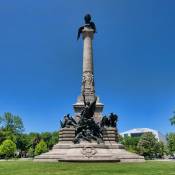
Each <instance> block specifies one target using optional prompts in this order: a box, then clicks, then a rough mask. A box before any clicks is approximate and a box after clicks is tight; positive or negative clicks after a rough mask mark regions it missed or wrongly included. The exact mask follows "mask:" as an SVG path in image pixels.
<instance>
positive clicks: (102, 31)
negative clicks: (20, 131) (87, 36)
mask: <svg viewBox="0 0 175 175" xmlns="http://www.w3.org/2000/svg"><path fill="white" fill-rule="evenodd" d="M174 6H175V1H173V0H169V1H163V0H154V1H152V0H143V1H140V0H132V1H130V0H108V1H107V0H88V1H87V0H84V1H82V0H74V1H70V0H52V1H48V0H38V1H36V0H35V1H34V0H30V1H28V0H26V1H24V0H15V1H14V0H1V1H0V21H1V27H0V114H1V115H2V114H3V113H4V112H7V111H9V112H12V113H13V114H18V115H20V116H21V117H22V119H23V121H24V125H25V129H26V132H31V131H34V132H42V131H54V130H57V129H58V128H59V120H60V119H61V118H62V117H63V115H64V114H66V113H71V114H72V115H73V108H72V104H74V103H75V102H76V98H77V96H78V95H79V94H80V85H81V73H82V44H83V43H82V40H79V41H76V35H77V29H78V27H79V26H80V25H82V24H83V16H84V15H85V14H86V13H90V14H91V15H92V16H93V21H94V22H95V23H96V26H97V31H98V33H97V34H96V35H95V38H94V43H93V45H94V66H95V86H96V94H97V95H98V96H100V99H101V102H102V103H104V105H105V108H104V114H107V113H109V112H115V113H116V114H118V115H119V126H118V127H119V131H125V130H128V129H131V128H137V127H149V128H153V129H157V130H159V131H161V132H162V133H167V132H171V131H174V130H175V128H174V127H172V126H171V125H170V122H169V118H170V117H171V115H172V112H173V111H174V110H175V67H174V65H175V32H174V31H175V21H174V19H175V10H174Z"/></svg>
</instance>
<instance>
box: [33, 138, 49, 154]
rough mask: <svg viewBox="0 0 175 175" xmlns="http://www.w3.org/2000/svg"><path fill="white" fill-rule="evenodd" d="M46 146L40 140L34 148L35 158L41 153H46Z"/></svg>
mask: <svg viewBox="0 0 175 175" xmlns="http://www.w3.org/2000/svg"><path fill="white" fill-rule="evenodd" d="M47 151H48V149H47V144H46V142H44V141H43V140H41V141H40V142H39V143H38V144H37V145H36V147H35V156H37V155H40V154H41V153H45V152H47Z"/></svg>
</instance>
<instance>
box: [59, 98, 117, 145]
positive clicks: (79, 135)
mask: <svg viewBox="0 0 175 175" xmlns="http://www.w3.org/2000/svg"><path fill="white" fill-rule="evenodd" d="M83 99H84V108H83V110H82V112H81V114H80V119H79V120H78V121H76V120H75V119H74V118H73V117H70V115H69V114H68V115H66V116H64V120H63V121H60V124H61V127H62V128H65V127H67V128H69V127H74V128H75V139H74V143H80V141H81V140H86V141H89V142H91V141H93V140H95V141H96V142H97V143H102V142H103V130H104V129H105V128H106V127H116V122H117V119H118V117H117V115H115V114H113V113H111V114H110V115H109V117H106V116H104V117H103V118H102V120H101V122H100V123H97V122H96V121H95V120H94V118H93V116H94V112H95V106H96V101H97V98H96V97H95V99H94V101H93V102H92V103H90V102H86V99H85V96H84V95H83Z"/></svg>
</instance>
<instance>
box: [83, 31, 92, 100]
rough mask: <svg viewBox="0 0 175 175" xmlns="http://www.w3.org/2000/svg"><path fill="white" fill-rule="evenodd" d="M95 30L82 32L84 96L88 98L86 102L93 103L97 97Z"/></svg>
mask: <svg viewBox="0 0 175 175" xmlns="http://www.w3.org/2000/svg"><path fill="white" fill-rule="evenodd" d="M93 35H94V31H93V29H89V28H84V30H83V32H82V36H83V41H84V47H83V78H82V88H81V92H82V95H83V94H84V95H85V97H86V101H93V100H94V97H95V88H94V74H93V73H94V70H93V47H92V40H93Z"/></svg>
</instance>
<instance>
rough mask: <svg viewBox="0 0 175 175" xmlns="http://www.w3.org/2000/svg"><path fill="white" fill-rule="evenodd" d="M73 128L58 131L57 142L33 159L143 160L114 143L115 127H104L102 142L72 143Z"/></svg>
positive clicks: (57, 160)
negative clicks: (49, 149) (46, 151)
mask: <svg viewBox="0 0 175 175" xmlns="http://www.w3.org/2000/svg"><path fill="white" fill-rule="evenodd" d="M74 135H75V130H74V128H63V129H61V131H60V138H59V143H58V144H56V145H54V147H53V149H52V150H51V151H49V152H48V153H44V154H41V155H39V156H36V157H35V159H34V161H46V162H144V161H145V160H144V157H142V156H139V155H137V154H134V153H130V152H128V151H126V150H125V149H124V146H123V145H121V144H117V143H116V129H115V128H106V129H105V130H104V132H103V140H104V143H101V144H97V143H96V142H95V141H94V142H91V143H89V142H87V141H82V142H80V144H74V143H73V139H74Z"/></svg>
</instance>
